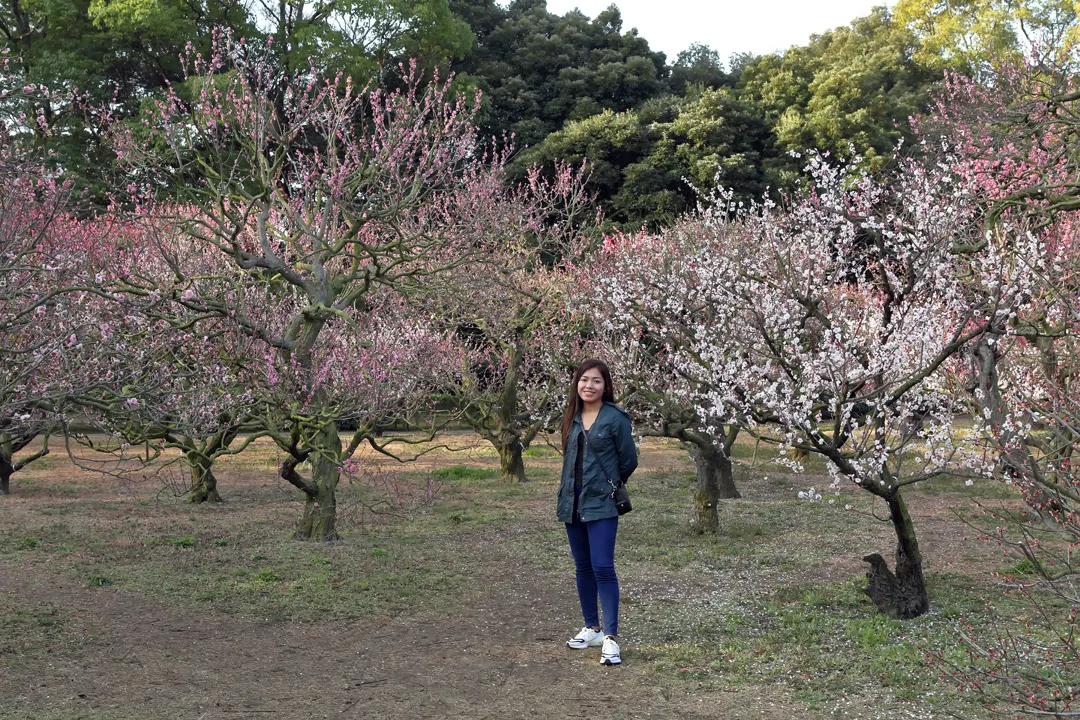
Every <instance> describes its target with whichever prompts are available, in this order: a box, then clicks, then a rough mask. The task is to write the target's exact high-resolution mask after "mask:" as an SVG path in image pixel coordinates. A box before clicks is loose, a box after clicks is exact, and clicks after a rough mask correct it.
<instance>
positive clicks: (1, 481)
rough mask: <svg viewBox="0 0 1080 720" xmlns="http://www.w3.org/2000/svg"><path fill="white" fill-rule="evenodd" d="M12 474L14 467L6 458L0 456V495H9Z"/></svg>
mask: <svg viewBox="0 0 1080 720" xmlns="http://www.w3.org/2000/svg"><path fill="white" fill-rule="evenodd" d="M14 472H15V467H14V466H13V465H12V464H11V462H10V461H9V460H8V458H6V457H4V456H0V495H10V494H11V475H12V474H13V473H14Z"/></svg>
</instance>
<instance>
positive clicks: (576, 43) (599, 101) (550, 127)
mask: <svg viewBox="0 0 1080 720" xmlns="http://www.w3.org/2000/svg"><path fill="white" fill-rule="evenodd" d="M451 8H452V9H453V10H454V11H455V12H456V13H457V14H459V15H461V16H462V17H463V18H465V19H466V21H467V22H469V23H471V24H472V26H473V31H474V32H475V33H476V48H475V50H474V51H473V52H472V53H471V54H470V55H469V56H468V57H467V58H465V59H464V60H462V61H461V62H458V63H455V64H454V66H453V67H454V69H455V70H456V71H458V72H460V73H465V74H467V75H468V76H470V77H472V78H475V80H476V83H477V85H478V87H479V88H480V89H481V90H483V92H484V97H485V100H484V103H485V105H484V110H485V112H484V116H483V124H484V127H485V129H486V130H487V131H488V132H490V133H492V134H495V135H500V134H502V133H504V132H506V133H514V134H515V136H516V142H517V144H518V146H519V147H520V146H525V145H530V146H531V145H535V144H537V143H539V142H541V141H542V140H543V139H544V138H545V137H547V135H548V134H550V133H551V132H553V131H555V130H558V129H559V128H561V127H562V126H563V123H564V122H565V121H566V120H573V119H581V118H585V117H588V116H591V115H595V114H596V113H599V112H601V111H602V110H612V111H614V112H620V111H622V110H627V109H629V108H633V107H636V106H637V105H639V104H640V103H642V102H643V101H644V100H646V99H648V98H650V97H654V96H655V95H658V94H660V93H661V92H662V91H664V90H665V89H666V83H665V79H666V73H667V67H666V65H665V57H664V54H663V53H658V52H653V51H651V50H650V49H649V43H648V42H647V41H646V40H645V39H644V38H641V37H639V36H638V34H637V31H636V30H630V31H629V32H624V31H623V27H622V26H623V22H622V15H621V14H620V13H619V10H618V8H617V7H615V6H614V5H612V6H611V7H609V8H608V9H607V10H605V11H604V12H602V13H600V14H599V15H597V16H596V18H595V19H592V20H590V19H589V18H588V17H586V16H585V15H583V14H581V13H580V12H578V11H573V12H569V13H567V14H566V15H563V16H561V17H560V16H557V15H554V14H552V13H550V12H548V11H547V6H546V3H545V2H544V0H515V2H512V3H510V5H509V7H507V8H506V9H503V8H501V7H499V6H498V5H496V4H495V3H494V2H492V0H454V2H452V4H451Z"/></svg>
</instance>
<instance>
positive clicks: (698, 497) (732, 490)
mask: <svg viewBox="0 0 1080 720" xmlns="http://www.w3.org/2000/svg"><path fill="white" fill-rule="evenodd" d="M735 433H737V430H733V431H732V433H731V434H730V436H729V437H726V438H725V439H724V440H717V439H714V438H712V437H707V436H703V435H698V434H697V433H689V432H687V433H684V434H683V435H682V437H680V438H679V439H681V440H683V441H685V442H688V443H690V448H691V449H690V454H691V456H692V457H693V458H694V467H695V469H696V470H697V485H696V487H695V489H694V521H693V526H694V529H695V530H697V531H698V532H699V533H715V532H717V531H718V530H719V529H720V513H719V501H720V500H731V499H734V498H739V497H742V496H741V495H740V494H739V490H738V488H736V487H735V477H734V475H733V473H732V465H731V451H730V446H731V444H733V443H734V442H735Z"/></svg>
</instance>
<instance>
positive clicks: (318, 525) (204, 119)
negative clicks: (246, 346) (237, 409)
mask: <svg viewBox="0 0 1080 720" xmlns="http://www.w3.org/2000/svg"><path fill="white" fill-rule="evenodd" d="M186 62H187V66H188V68H189V70H190V72H191V76H190V78H189V83H188V86H189V87H194V88H196V90H195V93H194V97H191V98H185V97H182V96H181V95H180V94H179V93H177V92H170V93H168V94H167V96H166V97H165V99H164V100H162V101H160V102H158V103H156V104H155V105H154V107H153V108H152V109H150V110H148V111H147V114H146V117H145V121H144V128H143V129H142V130H141V131H140V133H141V135H140V136H139V137H138V138H136V135H135V133H132V132H130V131H128V130H127V129H126V128H125V127H123V126H120V125H114V126H112V127H111V128H110V131H111V133H112V135H113V137H114V138H115V141H116V147H117V151H118V155H119V157H120V158H121V161H122V162H123V163H124V164H125V166H126V167H127V168H128V172H129V181H130V183H131V186H130V189H129V192H127V193H126V197H124V198H119V199H118V204H121V205H123V207H124V208H125V209H127V210H128V212H129V213H130V215H132V216H133V217H134V218H135V219H138V220H148V219H152V220H154V222H155V223H158V224H161V223H165V224H167V225H168V226H170V227H173V228H175V229H177V230H178V231H179V232H180V235H181V236H182V237H183V238H185V242H190V243H191V244H193V245H195V246H198V247H199V248H200V252H207V253H211V254H214V253H216V254H218V256H219V257H220V258H221V260H222V262H224V263H225V264H226V265H227V266H228V272H226V273H222V274H215V275H213V276H211V277H206V278H204V277H196V276H189V275H186V274H185V272H184V270H183V268H182V264H181V263H176V269H175V270H178V271H179V272H178V273H177V275H178V278H177V280H178V282H172V283H170V284H169V286H168V287H161V288H155V289H156V290H157V292H158V293H159V294H160V296H162V297H167V299H168V300H169V301H170V302H171V303H173V304H174V305H175V306H176V307H178V308H181V310H180V311H177V312H175V313H174V316H175V317H174V318H173V319H172V320H170V322H171V323H173V324H174V325H175V326H185V325H186V326H190V327H193V328H194V327H197V326H198V325H199V324H200V323H202V322H204V321H206V320H208V319H211V318H213V319H216V320H220V321H222V322H226V323H228V324H229V325H230V326H231V327H232V328H233V330H232V331H234V332H237V333H240V334H242V335H243V336H245V337H246V338H249V339H251V340H254V341H255V342H257V343H258V344H259V347H260V348H261V349H262V351H261V352H257V353H255V354H254V357H249V358H247V361H248V362H249V363H257V364H260V365H261V366H262V368H263V370H262V372H263V373H264V375H265V379H266V382H265V385H263V386H262V387H263V388H264V389H265V388H269V389H272V392H270V393H269V394H271V395H274V396H275V398H276V399H275V400H274V402H275V403H276V405H277V406H276V408H273V411H269V410H268V411H267V412H265V413H263V414H262V415H261V416H260V419H259V420H258V422H259V423H260V424H261V430H262V431H264V432H266V434H267V435H269V436H270V437H272V438H273V439H274V441H275V442H276V443H277V444H278V446H279V447H280V448H281V449H282V450H284V451H285V452H286V454H287V459H286V461H285V462H284V464H283V466H282V468H281V474H282V477H284V478H285V479H286V480H288V481H289V482H290V483H292V484H293V485H295V486H296V487H297V488H299V489H300V490H301V491H302V492H303V493H304V494H305V496H306V498H307V503H306V507H305V512H304V515H303V517H302V519H301V520H300V522H299V524H298V527H297V536H298V537H303V538H312V539H331V538H333V537H335V536H336V531H335V507H336V502H335V488H336V486H337V483H338V480H339V477H340V468H341V467H342V466H343V463H344V462H345V461H346V460H347V459H348V458H349V455H350V453H352V452H353V451H354V450H355V449H356V447H357V446H358V444H359V443H360V442H363V441H364V439H365V438H367V435H365V434H360V435H353V436H352V437H351V438H348V439H347V440H346V441H345V443H344V444H343V443H342V440H341V439H340V437H339V434H338V429H339V423H340V422H341V421H343V420H345V419H347V418H348V417H350V415H361V416H363V415H365V414H366V413H365V412H364V411H363V407H364V404H365V403H371V402H375V401H376V399H377V396H374V395H372V394H371V393H372V388H373V387H376V386H375V385H372V384H371V382H369V379H373V380H374V381H376V382H384V383H386V384H391V383H394V382H395V381H397V380H398V379H399V378H397V377H395V375H394V373H393V372H391V370H392V369H393V366H392V365H390V366H388V367H387V368H386V373H385V376H381V375H380V373H379V372H378V369H377V368H375V367H372V366H370V365H368V366H365V365H362V364H361V365H356V364H350V362H347V361H346V358H347V356H350V355H353V356H355V355H356V354H358V353H363V351H364V350H365V348H371V349H372V352H371V353H370V355H369V362H371V363H379V362H385V355H384V354H382V352H381V351H379V352H376V351H375V349H376V348H379V347H380V346H381V345H382V344H383V343H386V342H390V340H389V338H390V336H391V335H392V333H393V332H394V331H395V328H401V327H403V326H401V325H397V324H395V322H394V320H395V319H394V318H393V316H392V315H391V313H392V312H393V310H391V309H390V308H392V307H393V303H392V302H389V304H388V301H387V300H386V299H385V297H384V296H385V294H387V293H390V294H392V293H393V292H395V291H397V290H403V289H406V288H410V287H415V286H416V285H418V284H419V283H421V282H423V281H424V279H425V278H434V277H437V276H440V275H441V274H444V273H448V272H451V271H455V270H458V269H461V268H463V267H466V266H467V265H468V264H469V263H471V262H474V261H475V260H477V259H480V258H483V257H485V256H487V255H488V254H489V253H491V252H492V251H493V250H498V249H500V248H501V247H503V246H504V245H506V244H507V243H511V242H517V241H518V239H519V238H520V235H521V234H522V227H521V226H520V225H519V224H517V223H513V222H507V221H506V218H505V215H504V213H503V212H502V209H501V208H502V204H501V203H500V202H498V201H497V200H496V201H493V198H496V199H497V198H498V197H499V194H500V193H504V194H505V195H504V197H505V198H506V199H507V201H508V202H509V203H511V204H519V201H518V200H517V199H514V198H511V197H510V194H511V191H510V190H509V189H507V187H506V184H505V182H504V179H503V165H504V163H505V160H506V158H505V154H503V153H497V152H492V151H488V150H485V146H484V144H483V143H482V142H481V141H480V139H479V137H478V135H477V132H476V128H475V125H474V124H473V115H474V113H475V112H476V109H477V107H478V104H477V103H476V102H470V101H467V100H466V99H465V98H463V97H457V98H455V97H453V96H452V95H451V93H450V89H449V86H448V84H447V83H444V82H441V81H436V82H434V83H431V84H429V85H427V86H424V87H421V83H420V81H419V78H418V73H414V74H412V75H411V76H410V78H409V80H408V81H407V82H406V85H405V87H404V89H402V90H400V91H394V92H389V93H388V92H384V91H382V90H379V89H371V88H369V89H364V90H359V89H357V88H354V87H353V86H352V85H351V83H350V82H349V81H348V80H345V79H342V78H336V79H324V78H320V77H319V76H318V74H317V73H316V72H315V71H314V70H312V71H310V72H309V73H305V74H303V75H300V76H296V77H282V76H281V71H280V70H279V69H278V68H277V67H275V65H274V63H273V61H272V58H270V57H269V53H266V52H264V51H263V49H262V48H261V47H249V46H248V45H247V44H245V43H244V42H243V41H235V40H233V39H231V38H229V37H227V36H221V37H218V38H217V39H216V41H215V47H214V53H213V55H212V56H211V57H209V58H202V57H198V56H194V55H192V56H189V57H188V58H186ZM271 88H274V89H275V92H273V93H271V92H270V89H271ZM282 88H284V90H283V91H282ZM271 96H272V97H273V98H274V101H271V100H270V99H269V98H270V97H271ZM177 177H180V178H186V179H187V180H188V182H186V183H182V184H181V185H180V187H179V193H180V195H181V197H180V202H179V203H178V202H177V199H175V198H173V197H171V196H163V197H162V198H158V197H157V194H158V193H157V190H156V189H157V188H170V187H172V186H174V185H175V182H174V180H175V178H177ZM162 193H163V194H164V190H162ZM127 282H128V286H129V287H128V290H129V292H130V293H131V294H132V295H138V294H140V293H141V294H144V295H145V294H147V293H149V292H153V291H154V290H151V289H149V288H150V286H153V285H155V283H157V282H158V280H156V279H155V278H154V277H152V276H146V277H144V276H142V275H140V274H139V272H138V270H137V269H136V270H135V271H134V272H133V273H132V275H131V277H130V278H127ZM260 296H263V297H266V298H269V299H268V300H267V301H266V302H265V303H263V304H260V302H259V301H256V300H255V298H258V297H260ZM424 327H425V326H424V325H416V326H413V333H414V334H412V335H410V334H409V333H407V332H404V331H403V334H402V335H401V336H400V337H399V338H398V340H397V342H398V343H399V344H400V345H401V346H402V347H407V346H410V345H411V346H413V347H426V346H427V345H428V343H427V340H425V341H424V342H423V343H418V342H417V335H416V333H423V332H425V330H424ZM196 334H197V333H196ZM436 336H437V337H441V336H439V335H438V334H436V335H432V336H430V337H431V339H432V342H433V343H434V344H435V345H438V344H439V342H442V341H441V340H439V341H436V340H435V337H436ZM392 354H393V353H391V355H392ZM423 357H424V358H426V359H427V360H428V361H429V369H430V370H431V372H429V373H427V377H428V378H429V381H428V383H427V384H424V383H417V384H413V385H406V386H404V387H406V388H408V389H409V390H410V391H411V392H412V393H414V395H416V396H418V397H421V396H427V395H429V394H430V392H431V390H433V389H435V387H436V386H438V385H439V383H440V382H441V380H440V379H439V378H442V377H443V376H444V373H443V368H442V367H441V363H442V361H443V359H445V358H447V357H449V355H448V354H447V353H443V352H431V353H426V354H424V355H423ZM236 360H238V359H235V358H234V359H233V361H234V362H235V361H236ZM361 380H362V381H363V382H361ZM350 388H352V390H350ZM360 388H364V390H363V392H358V390H359V389H360ZM386 395H387V396H388V397H389V396H395V393H394V392H392V391H388V392H387V393H386ZM345 398H348V400H346V399H345ZM349 402H355V403H356V405H355V406H350V405H349V404H348V403H349ZM272 404H273V403H268V404H267V405H266V407H267V408H270V407H271V405H272ZM304 465H308V466H310V472H307V473H306V474H305V473H304V472H302V471H301V468H302V467H303V466H304Z"/></svg>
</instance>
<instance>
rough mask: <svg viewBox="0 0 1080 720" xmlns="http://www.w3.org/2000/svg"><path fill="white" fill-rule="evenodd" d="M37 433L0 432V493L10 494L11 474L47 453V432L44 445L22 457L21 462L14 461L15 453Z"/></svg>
mask: <svg viewBox="0 0 1080 720" xmlns="http://www.w3.org/2000/svg"><path fill="white" fill-rule="evenodd" d="M35 437H37V433H27V434H26V435H21V436H20V435H14V436H13V435H11V434H10V433H0V495H10V494H11V476H12V475H14V474H15V473H16V472H18V471H19V470H21V469H23V468H24V467H26V466H27V465H29V464H30V463H32V462H34V461H35V460H38V459H39V458H43V457H45V456H46V455H48V454H49V433H48V432H45V433H44V438H45V441H44V447H42V449H41V450H39V451H37V452H36V453H34V454H33V455H31V456H30V457H26V458H23V460H22V462H15V453H17V452H19V451H20V450H22V449H23V448H25V447H26V446H27V445H29V444H30V442H31V441H33V439H34V438H35Z"/></svg>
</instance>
